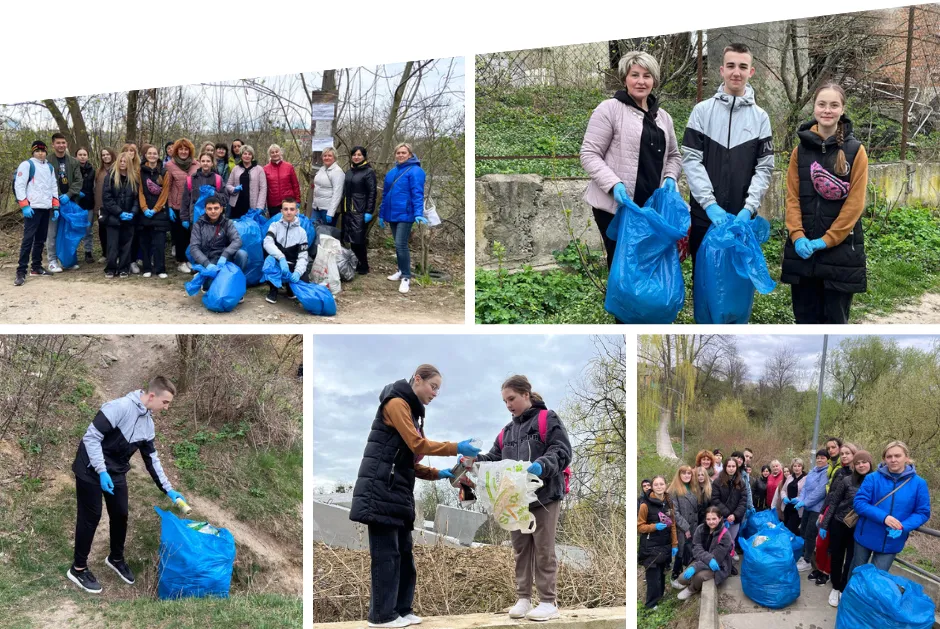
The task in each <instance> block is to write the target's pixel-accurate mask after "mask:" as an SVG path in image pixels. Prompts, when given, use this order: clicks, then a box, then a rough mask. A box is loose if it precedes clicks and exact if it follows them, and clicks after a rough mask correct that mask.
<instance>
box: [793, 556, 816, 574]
mask: <svg viewBox="0 0 940 629" xmlns="http://www.w3.org/2000/svg"><path fill="white" fill-rule="evenodd" d="M796 569H797V570H798V571H799V572H806V571H807V570H812V569H813V565H812V564H809V563H806V560H805V559H803V558H802V557H800V560H799V561H797V562H796Z"/></svg>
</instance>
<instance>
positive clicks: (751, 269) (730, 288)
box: [692, 216, 776, 323]
mask: <svg viewBox="0 0 940 629" xmlns="http://www.w3.org/2000/svg"><path fill="white" fill-rule="evenodd" d="M768 238H770V223H768V222H767V220H766V219H765V218H763V217H760V216H758V217H757V218H755V219H754V220H752V221H748V222H747V223H741V222H738V221H735V220H728V221H725V222H724V223H722V224H721V225H712V226H711V227H709V228H708V231H707V232H706V233H705V238H704V239H703V240H702V245H701V247H699V250H698V254H697V256H696V259H695V278H694V282H693V290H692V298H693V300H694V303H695V313H694V314H695V322H696V323H747V322H748V319H750V318H751V308H752V307H753V306H754V290H755V289H756V290H757V291H758V292H759V293H761V294H762V295H766V294H767V293H769V292H771V291H772V290H773V289H774V287H775V286H776V282H774V281H773V279H771V277H770V272H769V271H768V270H767V261H766V260H765V259H764V252H763V251H761V248H760V246H761V243H764V242H767V239H768Z"/></svg>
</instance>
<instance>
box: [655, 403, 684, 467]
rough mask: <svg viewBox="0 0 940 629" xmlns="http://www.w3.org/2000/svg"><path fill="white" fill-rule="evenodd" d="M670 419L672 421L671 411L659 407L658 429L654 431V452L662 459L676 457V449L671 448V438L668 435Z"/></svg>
mask: <svg viewBox="0 0 940 629" xmlns="http://www.w3.org/2000/svg"><path fill="white" fill-rule="evenodd" d="M670 421H672V413H671V412H669V411H668V410H666V409H664V408H660V409H659V430H657V431H656V454H657V455H659V456H660V457H661V458H663V459H678V458H679V457H677V456H676V451H675V450H673V449H672V439H670V437H669V422H670Z"/></svg>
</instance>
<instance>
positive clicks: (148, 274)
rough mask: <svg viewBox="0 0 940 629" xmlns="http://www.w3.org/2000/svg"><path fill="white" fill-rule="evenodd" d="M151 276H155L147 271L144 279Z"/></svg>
mask: <svg viewBox="0 0 940 629" xmlns="http://www.w3.org/2000/svg"><path fill="white" fill-rule="evenodd" d="M151 275H153V274H152V273H151V272H150V271H147V272H146V273H144V277H150V276H151Z"/></svg>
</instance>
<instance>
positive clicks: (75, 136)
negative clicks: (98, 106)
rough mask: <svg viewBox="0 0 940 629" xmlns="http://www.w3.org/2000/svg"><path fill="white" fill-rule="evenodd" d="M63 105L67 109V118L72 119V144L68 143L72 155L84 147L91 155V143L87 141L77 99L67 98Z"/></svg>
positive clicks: (73, 97)
mask: <svg viewBox="0 0 940 629" xmlns="http://www.w3.org/2000/svg"><path fill="white" fill-rule="evenodd" d="M65 104H66V105H67V106H68V108H69V116H70V117H71V118H72V142H71V143H69V147H70V148H71V153H72V155H75V153H76V152H78V148H79V147H81V146H83V147H85V148H86V149H87V150H88V152H89V154H91V153H92V150H91V141H90V140H89V139H88V128H87V127H85V118H84V116H82V108H81V107H80V106H79V105H78V98H76V97H75V96H67V97H66V98H65Z"/></svg>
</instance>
